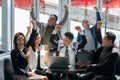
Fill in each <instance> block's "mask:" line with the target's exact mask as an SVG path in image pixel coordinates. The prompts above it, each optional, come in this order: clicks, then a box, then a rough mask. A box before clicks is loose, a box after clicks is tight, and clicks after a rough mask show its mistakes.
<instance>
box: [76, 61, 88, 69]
mask: <svg viewBox="0 0 120 80" xmlns="http://www.w3.org/2000/svg"><path fill="white" fill-rule="evenodd" d="M89 64H90V62H89V61H87V62H86V61H78V62H77V63H76V65H78V66H79V67H80V68H83V69H87V68H89Z"/></svg>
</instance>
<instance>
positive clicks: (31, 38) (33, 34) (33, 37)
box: [26, 20, 37, 48]
mask: <svg viewBox="0 0 120 80" xmlns="http://www.w3.org/2000/svg"><path fill="white" fill-rule="evenodd" d="M32 25H33V28H32V33H31V35H30V38H29V40H28V42H27V43H26V48H28V47H29V46H30V45H31V44H32V42H33V41H34V39H35V35H36V31H37V26H36V22H35V21H34V20H32Z"/></svg>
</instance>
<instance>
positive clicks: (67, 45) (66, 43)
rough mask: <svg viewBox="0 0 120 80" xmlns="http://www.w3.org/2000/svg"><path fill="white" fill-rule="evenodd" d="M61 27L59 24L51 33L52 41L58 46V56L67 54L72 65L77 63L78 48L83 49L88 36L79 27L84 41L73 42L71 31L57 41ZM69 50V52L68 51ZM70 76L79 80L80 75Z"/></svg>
mask: <svg viewBox="0 0 120 80" xmlns="http://www.w3.org/2000/svg"><path fill="white" fill-rule="evenodd" d="M60 29H61V26H60V25H57V26H56V27H55V29H54V31H53V33H52V35H51V38H50V42H51V43H52V44H53V45H54V46H56V47H58V53H57V55H58V56H66V57H68V61H69V63H70V65H75V63H76V52H77V50H78V49H81V48H83V47H84V46H85V44H86V42H87V41H86V37H85V35H84V33H83V32H82V30H81V28H80V27H79V28H78V31H79V33H80V34H81V37H82V42H81V43H77V42H73V38H74V36H73V34H72V33H71V32H66V33H65V34H64V37H63V39H62V40H59V41H57V42H56V41H55V35H56V33H57V32H58V31H59V30H60ZM66 51H67V53H66ZM69 77H70V78H71V79H72V80H78V77H77V75H76V74H75V75H74V74H72V75H69Z"/></svg>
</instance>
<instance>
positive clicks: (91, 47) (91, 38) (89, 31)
mask: <svg viewBox="0 0 120 80" xmlns="http://www.w3.org/2000/svg"><path fill="white" fill-rule="evenodd" d="M94 9H95V10H96V17H97V19H96V24H95V25H94V26H93V27H91V28H90V23H89V21H88V20H86V19H84V20H83V21H82V26H83V27H84V30H83V31H84V33H85V36H86V38H87V44H86V45H85V47H84V48H83V50H85V51H88V52H89V51H93V52H94V51H95V50H96V49H97V48H98V40H97V38H96V28H97V24H99V23H101V16H100V13H99V11H98V8H97V7H94ZM77 41H78V42H79V41H81V35H80V34H79V33H78V35H77Z"/></svg>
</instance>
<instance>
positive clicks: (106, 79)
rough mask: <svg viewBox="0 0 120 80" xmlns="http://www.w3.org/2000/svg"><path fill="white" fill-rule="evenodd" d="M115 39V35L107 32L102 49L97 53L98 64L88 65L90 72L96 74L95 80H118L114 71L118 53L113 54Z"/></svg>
mask: <svg viewBox="0 0 120 80" xmlns="http://www.w3.org/2000/svg"><path fill="white" fill-rule="evenodd" d="M115 38H116V35H115V34H114V33H112V32H106V33H105V35H104V37H103V40H102V47H100V48H98V49H97V51H96V56H95V59H96V64H92V65H89V66H88V65H87V67H88V71H93V72H95V78H94V79H93V80H116V77H115V73H114V71H115V65H116V61H117V58H118V53H116V52H113V48H114V41H115ZM81 66H82V65H81ZM82 67H83V66H82Z"/></svg>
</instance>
